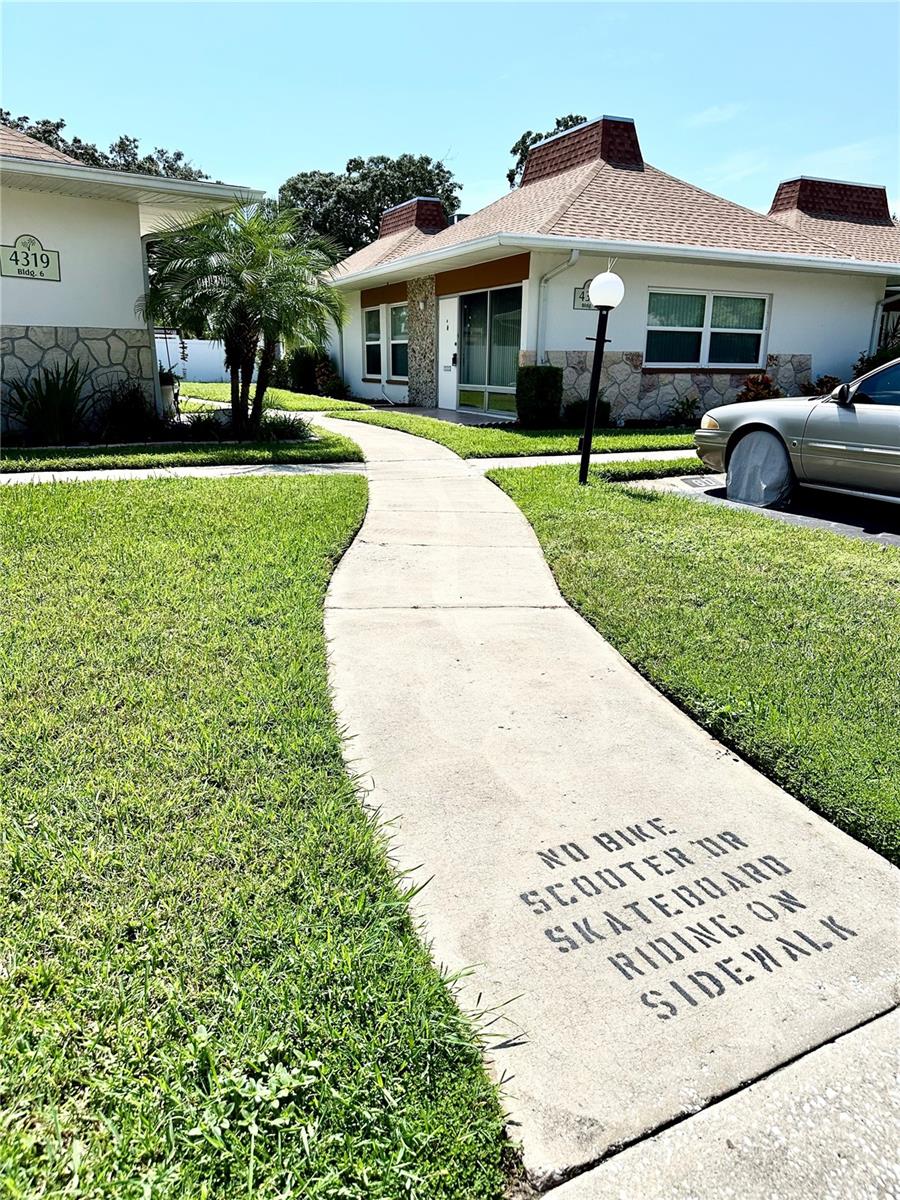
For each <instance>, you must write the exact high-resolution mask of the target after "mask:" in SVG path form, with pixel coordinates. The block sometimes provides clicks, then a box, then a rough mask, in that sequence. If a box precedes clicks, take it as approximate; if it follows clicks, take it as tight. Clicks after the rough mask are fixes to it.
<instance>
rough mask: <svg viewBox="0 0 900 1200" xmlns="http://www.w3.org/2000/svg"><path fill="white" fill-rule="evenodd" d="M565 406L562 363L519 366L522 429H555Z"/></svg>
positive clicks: (519, 409) (517, 390) (519, 418)
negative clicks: (561, 410)
mask: <svg viewBox="0 0 900 1200" xmlns="http://www.w3.org/2000/svg"><path fill="white" fill-rule="evenodd" d="M561 406H562V368H561V367H550V366H539V367H538V366H532V367H519V371H518V374H517V376H516V409H517V410H518V414H519V417H518V423H519V425H520V426H521V427H522V429H552V428H553V426H554V425H556V423H557V422H558V421H559V419H560V409H561Z"/></svg>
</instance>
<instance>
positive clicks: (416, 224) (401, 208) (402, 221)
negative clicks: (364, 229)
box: [378, 196, 447, 238]
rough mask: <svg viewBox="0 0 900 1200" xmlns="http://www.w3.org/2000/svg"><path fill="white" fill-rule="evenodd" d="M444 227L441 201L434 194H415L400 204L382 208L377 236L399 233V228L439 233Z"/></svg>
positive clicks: (445, 217) (445, 219)
mask: <svg viewBox="0 0 900 1200" xmlns="http://www.w3.org/2000/svg"><path fill="white" fill-rule="evenodd" d="M446 228H447V214H446V212H445V211H444V205H443V204H442V203H441V201H440V200H438V199H436V197H434V196H415V197H414V198H413V199H412V200H404V201H403V203H402V204H395V205H394V207H393V208H386V209H385V210H384V212H383V213H382V214H381V227H380V228H379V230H378V236H379V237H380V238H383V237H388V236H389V235H390V234H392V233H399V232H400V231H401V229H418V230H419V232H420V233H440V232H441V230H442V229H446Z"/></svg>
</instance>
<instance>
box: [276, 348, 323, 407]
mask: <svg viewBox="0 0 900 1200" xmlns="http://www.w3.org/2000/svg"><path fill="white" fill-rule="evenodd" d="M320 358H321V355H319V354H314V353H313V352H312V351H311V350H303V349H297V350H290V351H288V353H287V354H286V355H285V356H284V358H279V359H278V360H277V361H276V362H275V365H274V366H273V367H272V387H276V388H285V389H287V391H289V392H300V393H301V394H302V395H305V396H309V395H315V394H317V393H316V392H315V387H316V364H317V363H318V361H319V359H320Z"/></svg>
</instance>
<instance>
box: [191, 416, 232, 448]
mask: <svg viewBox="0 0 900 1200" xmlns="http://www.w3.org/2000/svg"><path fill="white" fill-rule="evenodd" d="M230 417H231V414H230V413H229V412H227V411H226V412H224V413H223V414H222V415H220V414H219V413H218V412H214V413H212V412H198V413H189V414H188V418H187V420H186V421H185V422H184V427H185V436H186V437H187V438H188V439H189V440H190V441H192V442H220V441H221V440H222V438H223V437H227V436H228V433H229V430H230V421H229V418H230Z"/></svg>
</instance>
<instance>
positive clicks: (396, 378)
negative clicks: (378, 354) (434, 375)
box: [384, 300, 409, 383]
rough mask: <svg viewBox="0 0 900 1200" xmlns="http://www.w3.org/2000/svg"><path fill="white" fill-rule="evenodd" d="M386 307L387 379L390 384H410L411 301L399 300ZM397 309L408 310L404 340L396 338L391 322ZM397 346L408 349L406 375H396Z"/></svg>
mask: <svg viewBox="0 0 900 1200" xmlns="http://www.w3.org/2000/svg"><path fill="white" fill-rule="evenodd" d="M384 307H385V308H386V309H387V322H386V325H387V342H388V357H387V367H388V374H387V379H388V382H390V383H408V382H409V301H408V300H398V301H397V302H396V303H395V304H386V305H384ZM395 308H405V309H406V337H402V338H395V337H394V330H393V325H392V322H391V313H392V312H393V311H394V309H395ZM395 346H405V347H406V374H405V375H396V374H395V373H394V347H395Z"/></svg>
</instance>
